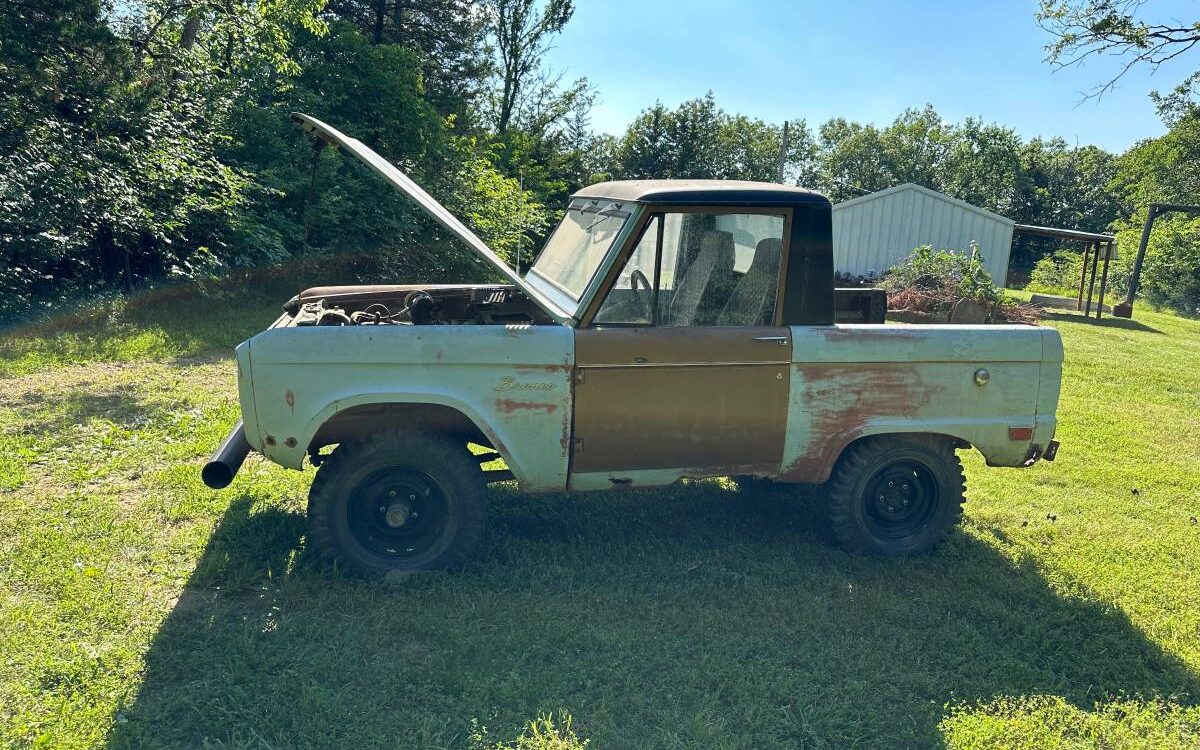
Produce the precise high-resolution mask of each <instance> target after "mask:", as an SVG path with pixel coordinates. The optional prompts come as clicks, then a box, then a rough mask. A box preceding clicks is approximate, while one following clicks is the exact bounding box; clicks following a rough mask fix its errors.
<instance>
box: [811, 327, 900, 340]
mask: <svg viewBox="0 0 1200 750" xmlns="http://www.w3.org/2000/svg"><path fill="white" fill-rule="evenodd" d="M820 334H821V338H823V339H825V342H826V343H830V344H836V343H839V342H841V341H853V342H855V343H869V344H889V343H896V342H898V341H910V340H912V339H917V338H923V337H924V334H923V333H922V332H921V331H914V330H911V329H908V328H905V327H903V326H889V327H888V329H887V330H886V331H880V330H873V329H858V328H855V329H850V330H846V329H842V328H832V327H830V328H822V329H821V330H820Z"/></svg>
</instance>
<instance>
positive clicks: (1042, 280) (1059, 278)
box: [1025, 250, 1083, 295]
mask: <svg viewBox="0 0 1200 750" xmlns="http://www.w3.org/2000/svg"><path fill="white" fill-rule="evenodd" d="M1082 273H1083V255H1082V254H1081V253H1079V252H1073V251H1071V250H1056V251H1054V252H1053V253H1051V254H1050V255H1047V256H1045V257H1043V258H1042V259H1041V260H1039V261H1038V262H1037V265H1035V266H1034V267H1033V273H1031V274H1030V275H1029V283H1028V284H1026V285H1025V288H1026V289H1027V290H1029V291H1031V292H1042V293H1043V294H1062V295H1073V294H1075V293H1076V291H1078V284H1079V277H1080V274H1082Z"/></svg>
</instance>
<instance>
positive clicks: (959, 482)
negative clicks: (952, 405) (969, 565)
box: [824, 435, 966, 556]
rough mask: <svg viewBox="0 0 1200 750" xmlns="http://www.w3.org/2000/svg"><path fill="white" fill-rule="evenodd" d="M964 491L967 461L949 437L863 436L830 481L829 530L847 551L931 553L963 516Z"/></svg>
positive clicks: (826, 489)
mask: <svg viewBox="0 0 1200 750" xmlns="http://www.w3.org/2000/svg"><path fill="white" fill-rule="evenodd" d="M888 482H892V483H893V485H894V486H893V485H889V484H888ZM906 487H907V488H906ZM965 492H966V478H965V477H964V476H963V471H962V463H961V462H960V461H959V460H958V456H957V455H955V453H954V446H953V444H952V443H951V442H950V441H948V440H946V439H945V438H941V437H937V436H929V437H926V436H922V435H911V436H910V435H905V436H884V435H881V436H877V437H868V438H864V439H863V440H860V441H859V442H857V443H855V444H853V445H851V446H850V447H849V448H847V449H846V451H845V452H844V453H843V454H842V456H841V458H840V459H839V460H838V462H837V465H836V466H835V467H834V469H833V474H832V475H831V476H830V478H829V481H828V482H827V483H826V485H825V493H824V494H825V500H826V510H827V519H828V522H829V531H830V533H831V534H832V535H833V537H834V539H836V541H837V542H838V544H839V545H841V547H842V549H844V550H846V551H848V552H856V553H863V554H872V555H892V556H894V555H912V554H919V553H922V552H927V551H929V550H931V549H933V548H934V547H936V546H937V545H938V544H939V543H941V541H942V540H943V539H945V537H946V535H947V534H949V533H950V530H951V529H953V528H954V526H955V525H956V524H957V523H958V522H959V520H961V519H962V504H963V502H964V500H965ZM918 506H920V507H918ZM909 514H912V515H909Z"/></svg>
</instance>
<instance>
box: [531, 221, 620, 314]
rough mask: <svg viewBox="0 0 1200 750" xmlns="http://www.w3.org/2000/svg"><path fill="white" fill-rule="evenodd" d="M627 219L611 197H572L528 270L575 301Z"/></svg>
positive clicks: (581, 293)
mask: <svg viewBox="0 0 1200 750" xmlns="http://www.w3.org/2000/svg"><path fill="white" fill-rule="evenodd" d="M628 219H629V212H628V211H626V210H625V209H624V206H623V205H622V204H620V203H616V202H614V201H605V200H598V201H597V200H576V201H573V202H572V203H571V206H570V208H568V209H567V215H566V216H565V217H563V220H562V223H561V224H559V225H558V228H557V229H555V230H554V234H552V235H550V239H549V240H548V241H547V242H546V247H545V248H543V249H542V254H541V255H539V256H538V259H537V262H536V263H534V264H533V268H531V269H530V271H529V272H530V273H533V274H537V275H538V276H540V277H541V278H543V279H545V280H546V281H549V282H550V283H551V284H553V285H554V286H556V287H558V288H559V289H561V290H562V291H563V292H565V293H566V294H568V295H570V297H571V299H573V300H575V301H578V300H579V298H580V296H582V295H583V290H584V289H585V288H587V285H588V282H589V281H591V279H592V276H593V274H595V273H596V269H597V268H599V266H600V262H601V261H603V260H604V254H605V253H607V252H608V249H609V248H610V247H612V244H613V240H615V239H616V238H617V235H618V234H620V233H621V228H622V227H624V226H625V222H626V221H627V220H628Z"/></svg>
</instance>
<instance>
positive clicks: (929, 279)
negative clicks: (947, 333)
mask: <svg viewBox="0 0 1200 750" xmlns="http://www.w3.org/2000/svg"><path fill="white" fill-rule="evenodd" d="M882 286H883V288H884V289H886V290H887V291H888V307H889V308H891V309H904V310H909V311H913V312H918V313H923V314H927V315H931V316H934V317H936V318H940V319H949V317H950V313H951V311H953V310H954V308H955V306H956V305H957V304H958V303H959V302H961V301H963V300H970V301H972V302H975V303H977V304H979V305H980V306H982V307H983V308H984V309H985V310H986V311H987V318H988V320H989V321H991V322H996V321H1020V322H1028V321H1029V320H1031V319H1033V317H1034V315H1033V313H1032V311H1031V310H1029V309H1028V308H1023V307H1020V306H1018V305H1017V304H1016V303H1014V302H1012V301H1011V300H1009V299H1008V298H1007V297H1005V296H1004V290H1002V289H1000V288H999V287H997V286H996V285H995V284H993V283H992V276H991V274H989V273H988V271H987V269H986V268H984V265H983V256H982V255H981V254H980V252H979V247H978V246H977V245H976V244H975V243H971V249H970V251H969V252H962V251H954V250H935V249H933V247H932V246H931V245H922V246H920V247H918V248H916V249H914V250H913V251H912V253H910V254H909V256H908V257H907V258H905V259H904V261H903V262H902V263H900V264H899V265H897V266H895V267H894V268H892V269H891V270H890V271H888V272H887V273H886V274H884V277H883V282H882Z"/></svg>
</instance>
